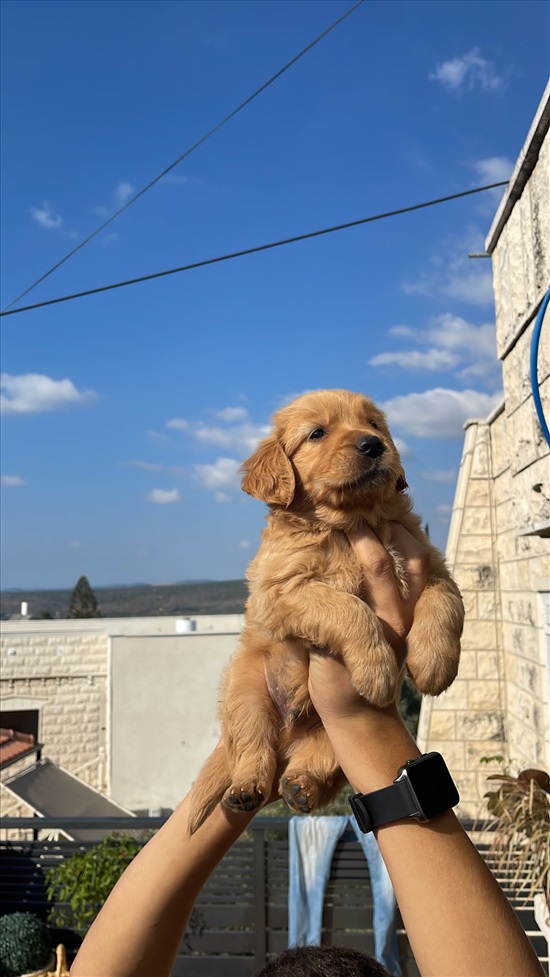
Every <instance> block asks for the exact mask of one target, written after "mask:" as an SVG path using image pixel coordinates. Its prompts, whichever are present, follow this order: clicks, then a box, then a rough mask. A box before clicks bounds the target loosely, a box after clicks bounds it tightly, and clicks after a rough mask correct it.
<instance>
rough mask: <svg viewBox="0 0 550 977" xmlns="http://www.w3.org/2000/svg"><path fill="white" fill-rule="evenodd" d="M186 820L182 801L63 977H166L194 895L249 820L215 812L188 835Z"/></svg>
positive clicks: (116, 892) (111, 899) (108, 904)
mask: <svg viewBox="0 0 550 977" xmlns="http://www.w3.org/2000/svg"><path fill="white" fill-rule="evenodd" d="M188 817H189V811H188V799H186V800H185V801H183V802H182V804H180V806H179V807H178V809H177V810H176V811H175V812H174V814H173V815H172V816H171V818H170V819H169V820H168V821H167V822H166V824H165V825H163V827H162V828H161V829H160V830H159V831H158V832H157V834H156V835H155V836H154V837H153V838H152V839H151V840H150V841H149V842H148V843H147V845H145V846H144V848H143V849H142V850H141V852H140V853H139V854H138V855H137V856H136V857H135V859H134V860H133V861H132V862H131V864H130V865H129V866H128V868H127V869H126V871H125V872H124V875H123V876H122V877H121V878H120V880H119V881H118V883H117V885H116V886H115V888H114V889H113V891H112V892H111V894H110V896H109V898H108V900H107V902H106V903H105V905H104V907H103V909H102V910H101V912H100V913H99V915H98V916H97V918H96V920H95V922H94V923H93V925H92V926H91V928H90V930H89V931H88V934H87V936H86V938H85V940H84V942H83V944H82V946H81V948H80V950H79V953H78V956H77V958H76V960H75V962H74V964H73V967H72V968H71V977H98V975H99V974H101V977H151V975H152V974H154V975H155V977H168V974H169V973H170V970H171V968H172V965H173V962H174V959H175V956H176V953H177V950H178V947H179V945H180V943H181V940H182V937H183V934H184V932H185V928H186V926H187V923H188V921H189V917H190V915H191V911H192V909H193V906H194V904H195V900H196V899H197V896H198V894H199V892H200V890H201V889H202V887H203V885H204V884H205V882H206V881H207V879H208V878H209V876H210V874H211V873H212V871H213V869H214V868H215V867H216V865H217V864H218V862H219V861H220V860H221V858H223V856H224V855H225V853H226V852H227V851H228V850H229V849H230V848H231V846H232V845H233V843H234V842H235V841H236V840H237V838H238V837H239V836H240V835H241V834H242V832H243V831H244V829H245V828H246V827H247V825H248V824H249V823H250V820H251V819H252V815H250V816H248V815H244V814H238V815H232V814H231V813H229V812H226V811H225V810H224V809H223V808H222V807H221V806H218V807H217V808H216V809H215V810H214V811H213V813H212V814H211V816H210V817H209V818H208V819H207V820H206V821H205V822H204V824H203V825H202V826H201V827H200V828H199V829H198V831H196V832H195V834H193V835H189V831H188V827H187V823H188Z"/></svg>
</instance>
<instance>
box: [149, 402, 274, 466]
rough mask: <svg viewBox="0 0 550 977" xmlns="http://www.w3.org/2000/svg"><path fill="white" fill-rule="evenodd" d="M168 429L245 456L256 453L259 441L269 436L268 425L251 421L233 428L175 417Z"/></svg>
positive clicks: (168, 423) (202, 442)
mask: <svg viewBox="0 0 550 977" xmlns="http://www.w3.org/2000/svg"><path fill="white" fill-rule="evenodd" d="M232 409H233V408H232ZM234 409H235V410H237V409H238V408H234ZM166 427H168V428H171V429H173V430H176V431H185V433H186V434H188V435H189V436H190V437H192V438H194V439H195V441H198V442H200V443H201V444H203V445H210V446H215V447H217V448H223V449H224V450H226V451H235V452H237V453H238V454H239V455H243V456H244V455H248V454H250V453H251V452H252V451H254V449H255V448H256V445H257V444H258V441H259V440H260V439H261V438H264V437H265V436H266V435H267V434H269V427H268V426H267V425H265V424H253V423H252V422H251V421H244V422H243V423H242V424H236V425H234V426H232V427H217V426H215V425H208V424H205V423H204V422H203V421H187V420H186V419H185V418H184V417H174V418H172V419H171V420H170V421H167V422H166Z"/></svg>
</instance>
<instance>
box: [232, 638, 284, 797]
mask: <svg viewBox="0 0 550 977" xmlns="http://www.w3.org/2000/svg"><path fill="white" fill-rule="evenodd" d="M248 640H250V639H248ZM222 722H223V736H224V742H225V744H226V747H227V752H228V757H229V763H230V768H231V772H232V774H231V781H230V783H229V785H228V787H227V790H226V791H225V793H224V795H223V799H222V803H223V804H224V805H225V806H226V807H227V808H229V809H230V810H232V811H243V812H250V811H257V810H258V809H259V808H260V807H262V806H263V805H264V804H265V802H266V801H267V799H268V797H269V795H270V793H271V787H272V784H273V780H274V777H275V771H276V768H277V749H278V740H279V729H280V724H281V719H280V716H279V714H278V712H277V710H276V708H275V706H274V704H273V701H272V699H271V697H270V695H269V692H268V688H267V683H266V678H265V671H264V658H263V656H262V655H259V654H258V648H257V647H255V645H254V643H253V642H250V644H247V640H246V639H245V642H244V643H243V645H241V647H240V648H239V650H238V652H237V654H236V656H235V658H234V660H233V663H232V666H231V670H230V673H229V675H228V677H227V684H226V688H225V694H224V697H223V705H222Z"/></svg>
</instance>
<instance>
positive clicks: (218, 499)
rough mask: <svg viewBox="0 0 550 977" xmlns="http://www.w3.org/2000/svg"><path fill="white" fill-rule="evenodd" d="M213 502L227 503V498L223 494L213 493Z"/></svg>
mask: <svg viewBox="0 0 550 977" xmlns="http://www.w3.org/2000/svg"><path fill="white" fill-rule="evenodd" d="M214 502H229V496H228V495H226V494H225V492H214Z"/></svg>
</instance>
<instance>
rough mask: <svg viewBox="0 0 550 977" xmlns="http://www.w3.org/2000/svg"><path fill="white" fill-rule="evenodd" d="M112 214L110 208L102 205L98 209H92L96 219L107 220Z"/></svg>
mask: <svg viewBox="0 0 550 977" xmlns="http://www.w3.org/2000/svg"><path fill="white" fill-rule="evenodd" d="M110 213H111V211H110V210H109V208H108V207H103V205H102V204H100V205H99V206H98V207H92V214H95V215H96V217H103V218H105V217H108V216H109V214H110Z"/></svg>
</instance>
